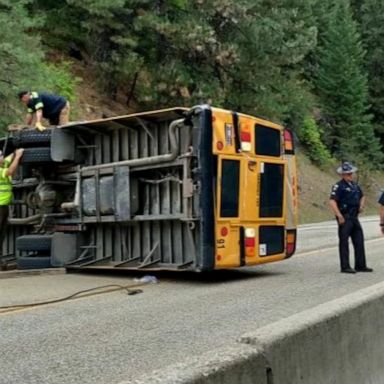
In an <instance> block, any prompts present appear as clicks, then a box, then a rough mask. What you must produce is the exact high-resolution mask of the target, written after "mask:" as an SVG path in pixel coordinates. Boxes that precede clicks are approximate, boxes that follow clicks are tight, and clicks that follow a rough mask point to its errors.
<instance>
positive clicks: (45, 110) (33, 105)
mask: <svg viewBox="0 0 384 384" xmlns="http://www.w3.org/2000/svg"><path fill="white" fill-rule="evenodd" d="M19 99H20V101H21V102H22V103H23V104H25V105H26V106H27V108H28V113H27V116H26V121H25V122H26V123H27V125H32V122H33V117H34V115H35V120H36V121H35V126H36V128H37V129H38V130H39V131H43V130H44V129H45V127H44V126H43V124H42V119H43V117H44V118H45V119H48V120H49V123H50V124H51V125H64V124H67V123H68V121H69V112H70V105H69V102H68V101H67V100H66V99H65V98H64V97H63V96H59V95H54V94H51V93H46V92H29V91H21V92H19Z"/></svg>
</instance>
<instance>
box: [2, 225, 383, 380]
mask: <svg viewBox="0 0 384 384" xmlns="http://www.w3.org/2000/svg"><path fill="white" fill-rule="evenodd" d="M364 228H365V230H366V235H367V236H366V237H367V239H371V240H367V242H366V248H367V255H368V260H369V265H370V266H371V267H373V268H374V269H375V271H374V273H372V274H365V273H359V274H356V275H345V274H341V273H340V272H339V266H338V255H337V249H336V248H335V244H336V243H335V241H336V237H335V233H334V232H335V227H334V223H333V222H332V223H331V222H329V223H322V224H316V225H308V226H303V227H301V228H300V231H299V233H300V236H301V241H300V244H299V246H298V250H299V253H298V254H297V255H295V256H294V257H293V258H292V259H290V260H287V261H284V262H281V263H274V264H267V265H263V266H259V267H255V268H246V269H242V270H234V271H222V272H220V271H219V272H217V273H214V274H210V275H201V274H184V273H178V274H170V273H162V274H157V277H158V278H159V281H160V283H159V284H154V285H148V286H145V287H144V288H143V293H141V294H138V295H134V296H128V295H127V294H126V293H125V292H123V291H119V292H113V293H108V294H102V295H98V296H93V297H87V298H82V299H78V300H73V301H65V302H62V303H58V304H50V305H48V306H44V307H38V308H31V309H23V310H19V311H16V312H13V313H8V314H2V315H1V314H0V334H1V338H0V366H1V368H2V369H1V375H0V383H1V384H16V383H18V384H19V383H28V384H34V383H39V384H45V383H47V384H48V383H49V384H51V383H52V384H68V383H82V384H88V383H92V384H95V383H102V384H104V383H105V384H115V383H119V382H120V381H123V380H128V379H132V378H138V377H140V375H141V374H143V373H144V372H145V373H148V372H151V371H152V370H154V369H158V368H162V367H164V366H166V365H169V364H173V363H175V362H180V361H182V360H183V359H185V358H187V357H188V356H191V355H197V354H201V353H203V352H207V351H210V350H213V349H216V348H220V347H221V346H224V345H226V344H230V343H233V342H234V341H235V340H236V339H237V338H239V337H240V336H241V335H242V334H244V333H246V332H249V331H252V330H255V329H256V328H258V327H261V326H264V325H266V324H269V323H271V322H274V321H276V320H279V319H281V318H283V317H287V316H290V315H292V314H294V313H297V312H300V311H302V310H305V309H308V308H311V307H313V306H316V305H318V304H321V303H325V302H327V301H329V300H333V299H335V298H338V297H341V296H343V295H345V294H348V293H351V292H353V291H356V290H359V289H361V288H364V287H367V286H370V285H373V284H376V283H378V282H381V281H382V280H383V276H384V255H383V245H384V237H381V236H380V233H379V227H378V220H377V218H367V219H365V220H364ZM313 248H319V250H316V251H313ZM133 277H135V276H133V275H132V274H128V275H127V274H126V275H118V276H116V275H113V276H111V275H100V274H97V275H89V274H88V275H83V274H67V275H52V276H49V275H41V276H30V277H22V278H12V279H0V292H1V294H0V306H4V305H9V304H15V303H25V302H31V301H41V300H46V299H51V298H55V297H62V296H65V295H68V294H70V293H73V292H75V291H77V290H81V289H87V288H91V287H95V286H100V285H105V284H129V283H131V282H133V281H132V280H133Z"/></svg>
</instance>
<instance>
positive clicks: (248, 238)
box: [244, 228, 256, 257]
mask: <svg viewBox="0 0 384 384" xmlns="http://www.w3.org/2000/svg"><path fill="white" fill-rule="evenodd" d="M255 234H256V232H255V230H254V229H253V228H245V238H244V246H245V256H248V257H252V256H255V245H256V240H255Z"/></svg>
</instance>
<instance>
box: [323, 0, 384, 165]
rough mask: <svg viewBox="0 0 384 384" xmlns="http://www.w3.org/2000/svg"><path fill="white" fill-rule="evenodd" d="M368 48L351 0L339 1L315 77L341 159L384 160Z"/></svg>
mask: <svg viewBox="0 0 384 384" xmlns="http://www.w3.org/2000/svg"><path fill="white" fill-rule="evenodd" d="M364 54H365V51H364V49H363V47H362V43H361V38H360V35H359V33H358V30H357V25H356V23H355V22H354V20H353V18H352V12H351V9H350V7H349V4H348V1H347V0H341V1H340V2H339V3H337V4H336V5H335V6H334V7H333V9H332V12H331V13H330V23H329V27H328V29H327V31H326V32H325V33H324V38H323V39H322V41H321V47H320V49H319V51H318V70H317V77H316V80H315V85H316V90H317V93H318V95H319V101H320V106H321V109H322V116H323V121H324V122H325V124H324V127H325V129H324V133H325V135H324V137H325V140H326V141H325V142H326V143H327V144H328V146H329V148H330V149H331V151H332V153H334V154H336V155H337V156H338V157H340V158H351V157H355V156H359V157H361V158H362V160H365V161H366V162H372V161H373V162H379V161H381V159H382V154H381V148H380V144H379V141H378V140H377V138H376V137H375V135H374V132H373V127H372V124H371V115H370V114H369V113H368V82H367V74H366V72H365V71H364V67H363V62H364V61H363V60H364Z"/></svg>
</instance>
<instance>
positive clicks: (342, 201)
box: [329, 161, 373, 273]
mask: <svg viewBox="0 0 384 384" xmlns="http://www.w3.org/2000/svg"><path fill="white" fill-rule="evenodd" d="M356 171H357V168H356V167H355V166H353V165H352V164H350V163H349V162H347V161H345V162H343V164H342V165H341V167H339V168H338V169H337V173H338V174H340V175H341V177H342V179H341V180H340V181H339V182H337V183H336V184H335V185H334V186H333V187H332V191H331V196H330V200H329V204H330V207H331V209H332V211H333V213H334V214H335V216H336V220H337V222H338V228H339V229H338V235H339V254H340V267H341V272H344V273H356V272H372V271H373V270H372V268H368V267H367V265H366V260H365V248H364V234H363V229H362V227H361V224H360V221H359V218H358V215H359V213H360V212H361V211H362V210H363V209H364V203H365V197H364V195H363V191H362V190H361V188H360V186H359V185H358V184H357V183H355V182H354V181H353V174H354V173H355V172H356ZM349 238H351V239H352V244H353V248H354V252H355V269H353V268H351V266H350V264H349V244H348V241H349Z"/></svg>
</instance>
